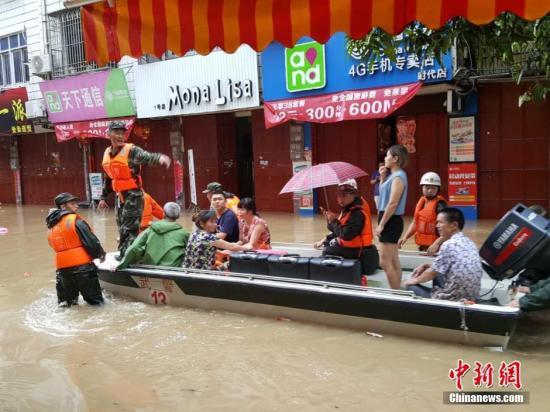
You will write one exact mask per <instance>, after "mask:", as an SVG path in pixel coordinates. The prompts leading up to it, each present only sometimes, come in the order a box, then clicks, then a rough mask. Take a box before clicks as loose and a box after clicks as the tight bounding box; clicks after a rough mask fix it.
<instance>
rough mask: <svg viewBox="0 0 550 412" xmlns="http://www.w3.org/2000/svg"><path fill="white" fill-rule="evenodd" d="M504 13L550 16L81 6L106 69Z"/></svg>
mask: <svg viewBox="0 0 550 412" xmlns="http://www.w3.org/2000/svg"><path fill="white" fill-rule="evenodd" d="M504 11H510V12H513V13H515V14H517V15H518V16H520V17H523V18H525V19H528V20H534V19H537V18H540V17H542V16H544V15H545V14H546V13H548V12H550V0H116V2H115V5H114V7H112V8H111V7H109V5H108V3H107V1H104V2H101V3H95V4H92V5H89V6H86V7H84V8H83V9H82V22H83V30H84V43H85V47H86V57H87V59H88V61H95V62H96V63H98V64H99V65H104V64H106V63H108V62H110V61H119V60H120V58H121V57H122V56H124V55H129V56H133V57H140V56H142V55H144V54H150V55H154V56H161V55H162V54H163V53H164V52H165V51H167V50H170V51H172V52H173V53H175V54H177V55H183V54H185V53H186V52H187V51H189V50H190V49H195V50H196V51H197V52H199V53H201V54H207V53H209V52H210V51H211V50H212V49H213V48H214V47H220V48H222V49H224V50H225V51H227V52H234V51H235V50H236V49H237V48H238V47H239V45H241V44H248V45H249V46H250V47H252V48H254V49H255V50H257V51H261V50H263V49H264V48H265V47H267V46H268V45H269V43H271V42H272V41H274V40H275V41H278V42H280V43H282V44H283V45H285V46H287V47H291V46H292V45H294V44H295V43H296V41H297V40H298V39H300V38H301V37H302V36H310V37H313V38H314V39H315V40H317V41H318V42H321V43H325V42H326V41H327V40H328V39H329V38H330V36H331V35H332V34H333V33H335V32H338V31H341V32H345V33H347V34H348V35H350V36H351V37H353V38H360V37H363V36H365V35H366V34H367V33H369V32H370V31H371V29H372V28H373V27H380V28H382V29H383V30H385V31H386V32H388V33H391V34H397V33H400V32H401V31H402V30H403V28H404V27H405V26H407V25H408V24H409V23H411V22H412V21H415V20H417V21H421V22H422V23H423V24H425V25H426V26H428V27H430V28H432V29H437V28H439V27H441V26H442V25H444V24H445V23H446V22H447V21H448V20H449V19H451V18H453V17H456V16H463V17H465V18H467V19H468V20H469V21H470V22H472V23H475V24H485V23H489V22H490V21H492V20H494V18H495V17H496V16H498V15H499V14H500V13H502V12H504Z"/></svg>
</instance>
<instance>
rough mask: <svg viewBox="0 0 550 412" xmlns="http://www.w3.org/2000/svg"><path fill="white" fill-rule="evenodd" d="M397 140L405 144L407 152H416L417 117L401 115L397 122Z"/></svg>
mask: <svg viewBox="0 0 550 412" xmlns="http://www.w3.org/2000/svg"><path fill="white" fill-rule="evenodd" d="M395 127H396V129H397V142H398V143H399V144H400V145H403V146H405V148H406V149H407V152H409V153H416V146H415V144H416V139H415V133H416V119H415V118H414V117H412V116H399V117H398V118H397V121H396V122H395Z"/></svg>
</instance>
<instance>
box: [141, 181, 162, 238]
mask: <svg viewBox="0 0 550 412" xmlns="http://www.w3.org/2000/svg"><path fill="white" fill-rule="evenodd" d="M153 218H156V219H157V220H162V219H164V211H163V210H162V207H160V205H159V204H158V203H157V202H156V201H155V199H153V197H152V196H151V195H150V194H149V193H147V192H145V191H144V192H143V212H142V214H141V223H140V224H139V231H140V232H143V231H144V230H145V229H147V228H148V227H149V226H151V223H152V222H153Z"/></svg>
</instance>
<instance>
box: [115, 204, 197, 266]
mask: <svg viewBox="0 0 550 412" xmlns="http://www.w3.org/2000/svg"><path fill="white" fill-rule="evenodd" d="M180 213H181V208H180V206H179V205H178V204H177V203H174V202H168V203H166V204H165V205H164V219H163V220H159V221H156V222H153V223H151V226H150V227H149V228H147V229H145V230H144V231H143V232H141V233H140V234H139V236H138V237H137V238H136V239H135V240H134V241H133V242H132V244H131V245H130V247H129V248H128V249H127V250H126V253H125V254H124V258H123V259H122V261H121V262H120V264H119V265H118V267H117V269H124V268H127V267H128V266H129V265H131V264H135V263H141V264H144V265H157V266H170V267H180V266H181V262H182V260H183V252H184V251H185V247H186V246H187V240H188V239H189V232H188V231H187V230H185V229H184V228H182V227H181V225H180V224H179V223H177V222H176V220H177V219H178V218H179V217H180Z"/></svg>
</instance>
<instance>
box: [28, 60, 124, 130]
mask: <svg viewBox="0 0 550 412" xmlns="http://www.w3.org/2000/svg"><path fill="white" fill-rule="evenodd" d="M39 85H40V90H41V91H42V95H43V96H44V101H45V102H46V109H47V111H48V118H49V119H50V121H51V122H52V123H63V122H72V121H82V120H94V119H106V118H107V119H108V118H114V117H123V116H133V115H135V110H134V105H133V104H132V99H131V98H130V93H129V91H128V84H127V83H126V78H125V77H124V72H123V71H122V69H113V70H110V71H102V72H96V73H87V74H81V75H79V76H72V77H65V78H63V79H58V80H50V81H45V82H41V83H39Z"/></svg>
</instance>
